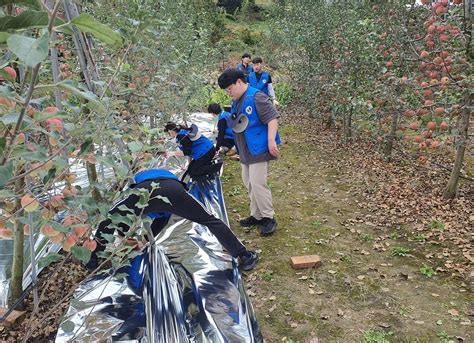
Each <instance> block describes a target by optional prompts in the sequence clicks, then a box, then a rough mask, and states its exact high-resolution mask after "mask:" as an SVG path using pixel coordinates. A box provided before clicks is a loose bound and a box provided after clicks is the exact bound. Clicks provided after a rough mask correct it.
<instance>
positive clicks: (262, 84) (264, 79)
mask: <svg viewBox="0 0 474 343" xmlns="http://www.w3.org/2000/svg"><path fill="white" fill-rule="evenodd" d="M269 78H270V74H268V73H267V72H266V71H264V72H262V75H261V76H260V80H259V81H258V82H257V74H256V73H255V72H252V73H250V74H249V85H250V87H253V88H257V89H258V90H261V91H262V92H263V93H265V94H266V95H268V79H269Z"/></svg>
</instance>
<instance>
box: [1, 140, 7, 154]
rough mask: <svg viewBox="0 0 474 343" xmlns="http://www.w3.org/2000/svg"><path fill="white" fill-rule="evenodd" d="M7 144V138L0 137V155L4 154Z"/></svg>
mask: <svg viewBox="0 0 474 343" xmlns="http://www.w3.org/2000/svg"><path fill="white" fill-rule="evenodd" d="M6 144H7V139H6V138H5V137H0V155H2V154H3V150H4V149H5V145H6Z"/></svg>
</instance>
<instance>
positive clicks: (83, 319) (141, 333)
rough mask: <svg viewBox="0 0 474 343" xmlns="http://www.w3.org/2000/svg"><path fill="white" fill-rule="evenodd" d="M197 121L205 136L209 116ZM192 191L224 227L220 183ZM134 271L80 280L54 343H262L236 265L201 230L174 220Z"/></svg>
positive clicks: (176, 162)
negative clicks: (123, 275) (124, 275)
mask: <svg viewBox="0 0 474 343" xmlns="http://www.w3.org/2000/svg"><path fill="white" fill-rule="evenodd" d="M191 119H192V118H191ZM198 119H199V120H197V119H196V120H194V121H193V122H196V121H198V122H199V127H200V128H201V130H203V132H205V133H206V135H208V134H209V133H211V132H212V125H213V123H212V120H211V117H209V116H207V117H206V115H200V116H199V117H198ZM206 125H207V127H206ZM185 165H186V161H185V160H184V159H179V158H174V157H173V158H171V159H168V160H163V159H161V158H159V159H158V160H157V161H155V163H154V167H166V168H168V169H170V170H172V171H174V172H175V173H177V174H180V173H182V172H183V170H184V169H185V168H184V167H185ZM190 192H191V194H193V196H194V197H195V198H196V199H197V200H199V201H200V202H201V203H202V204H203V205H204V206H205V207H206V208H207V209H208V210H209V211H210V212H211V213H213V214H214V215H215V216H217V217H219V218H221V219H222V220H223V221H224V222H226V223H228V218H227V212H226V209H225V203H224V198H223V192H222V184H221V180H220V178H219V177H216V178H213V179H208V180H200V181H198V182H195V183H193V184H192V185H190ZM132 270H134V271H135V272H129V273H128V274H127V275H128V276H127V277H124V278H120V277H117V276H104V275H101V276H95V277H91V278H88V279H86V280H84V281H83V282H82V283H81V284H80V285H79V287H78V288H77V290H76V291H75V293H74V296H73V299H72V301H71V304H70V307H69V309H68V311H67V313H66V315H65V316H64V318H63V320H62V322H61V325H60V328H59V331H58V334H57V337H56V342H70V341H77V342H94V341H102V342H113V341H121V342H170V343H171V342H173V343H175V342H263V338H262V336H261V333H260V329H259V326H258V323H257V320H256V316H255V313H254V311H253V308H252V305H251V303H250V300H249V298H248V296H247V294H246V291H245V286H244V283H243V281H242V278H241V274H240V272H239V270H238V266H237V264H236V261H235V260H234V259H233V258H232V257H231V256H230V255H229V254H227V252H225V251H223V250H222V246H221V245H220V244H219V242H218V241H217V239H216V238H215V237H214V235H213V234H212V233H210V231H209V230H208V229H207V227H205V226H202V225H199V224H196V223H192V222H190V221H188V220H183V219H180V218H178V217H176V216H172V218H171V220H170V224H169V225H168V226H167V227H166V228H165V229H164V230H163V231H162V232H160V234H159V235H158V236H157V237H156V238H155V244H154V245H153V246H151V247H150V249H148V251H147V252H146V253H145V254H143V255H141V256H140V257H139V258H136V259H135V260H134V261H133V262H132ZM137 271H140V272H138V273H137Z"/></svg>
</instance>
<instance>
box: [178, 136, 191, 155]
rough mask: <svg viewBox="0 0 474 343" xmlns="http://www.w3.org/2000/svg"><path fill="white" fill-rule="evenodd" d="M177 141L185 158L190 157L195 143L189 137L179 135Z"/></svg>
mask: <svg viewBox="0 0 474 343" xmlns="http://www.w3.org/2000/svg"><path fill="white" fill-rule="evenodd" d="M176 139H177V140H178V142H179V145H180V147H179V148H180V149H181V150H182V151H183V154H184V156H190V155H191V150H192V147H193V142H192V141H191V140H190V139H189V137H188V136H187V135H177V136H176Z"/></svg>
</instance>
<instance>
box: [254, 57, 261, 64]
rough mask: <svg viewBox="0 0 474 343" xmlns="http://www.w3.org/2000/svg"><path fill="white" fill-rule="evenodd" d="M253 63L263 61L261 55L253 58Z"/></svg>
mask: <svg viewBox="0 0 474 343" xmlns="http://www.w3.org/2000/svg"><path fill="white" fill-rule="evenodd" d="M252 63H263V60H262V58H261V57H255V58H254V59H253V60H252Z"/></svg>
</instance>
